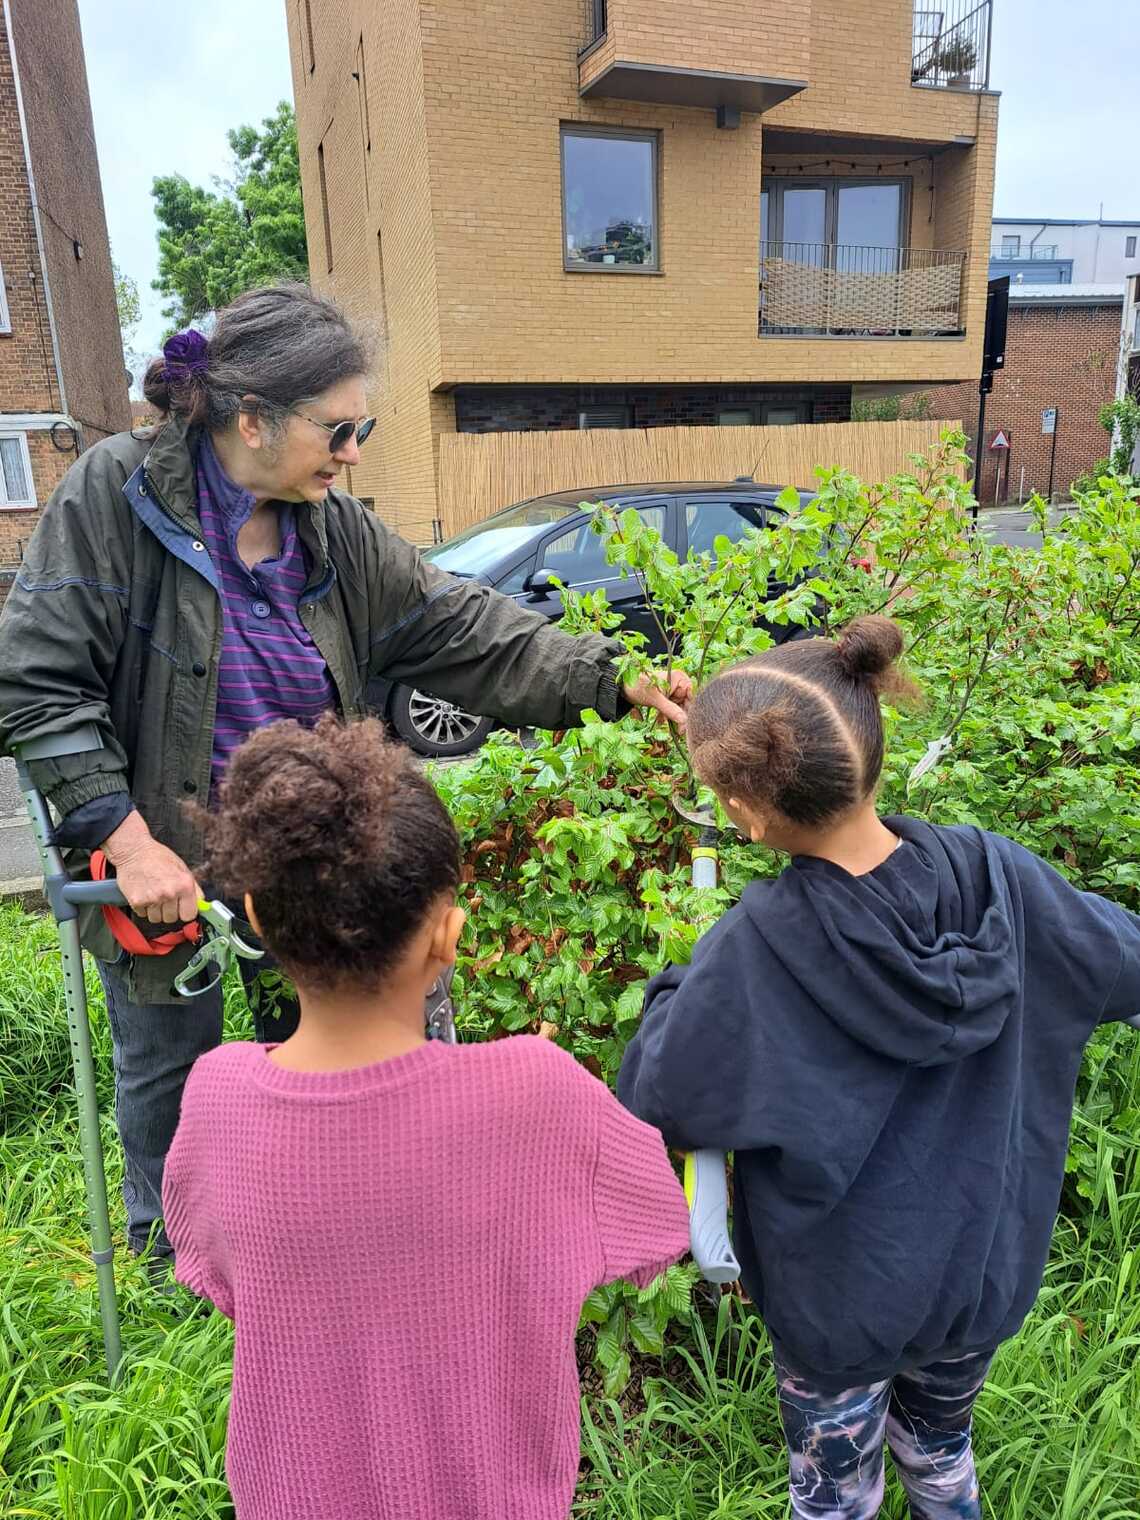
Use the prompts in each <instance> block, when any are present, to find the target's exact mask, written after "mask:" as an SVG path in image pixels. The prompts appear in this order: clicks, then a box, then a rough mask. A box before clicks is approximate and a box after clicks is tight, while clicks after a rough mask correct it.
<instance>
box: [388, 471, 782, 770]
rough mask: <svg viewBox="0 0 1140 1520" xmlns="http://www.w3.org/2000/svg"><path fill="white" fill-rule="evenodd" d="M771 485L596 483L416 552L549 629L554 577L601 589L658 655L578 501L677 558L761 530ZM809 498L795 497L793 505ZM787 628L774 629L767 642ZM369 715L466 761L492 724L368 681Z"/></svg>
mask: <svg viewBox="0 0 1140 1520" xmlns="http://www.w3.org/2000/svg"><path fill="white" fill-rule="evenodd" d="M779 494H780V487H779V486H769V485H757V484H756V482H755V481H753V480H749V479H743V480H736V481H732V482H731V483H729V484H724V485H715V484H708V483H699V484H693V483H679V484H678V483H674V484H671V485H642V486H601V487H597V488H594V487H588V488H587V489H585V490H578V491H558V492H555V493H554V494H553V495H551V496H536V497H534V498H533V499H532V500H530V501H522V502H519V503H518V504H517V505H515V506H513V507H506V508H505V509H504V510H503V511H502V512H496V514H495V515H494V517H488V518H487V519H486V521H485V522H481V523H478V524H477V525H476V526H475V527H474V528H468V530H467V531H466V533H460V534H457V535H456V537H455V538H451V539H448V540H447V542H446V543H443V544H436V545H434V546H433V547H432V548H430V549H427V550H425V551H424V557H425V558H426V559H429V560H432V561H434V563H435V564H437V565H438V566H439V567H440V569H441V570H447V571H449V572H450V573H451V574H452V575H457V576H461V577H463V578H464V579H472V580H478V581H482V582H483V583H484V584H486V585H488V586H494V587H495V589H496V590H497V591H501V592H503V593H504V594H505V595H506V596H510V597H513V598H514V600H515V601H516V602H518V603H519V604H520V605H521V606H523V607H530V608H532V609H533V610H534V611H535V612H541V613H542V614H543V616H544V617H548V618H550V620H551V621H552V622H553V621H554V620H555V619H556V618H559V617H561V615H562V597H561V595H560V594H559V591H558V589H557V588H556V587H555V586H554V585H553V584H552V581H553V580H554V579H555V578H557V579H558V580H560V581H561V582H563V584H564V585H566V586H568V587H572V588H573V589H574V590H575V591H596V590H597V589H598V588H599V587H604V589H605V593H606V597H607V600H608V601H609V603H610V606H611V607H613V608H614V610H615V611H616V612H618V613H620V614H621V618H622V622H623V624H624V625H625V626H626V627H627V628H631V629H634V630H635V631H636V632H638V633H643V634H645V636H646V638H647V639H648V640H649V647H650V649H651V650H653V652H654V653H657V654H661V653H664V650H663V648H662V643H661V637H660V634H659V632H658V630H657V625H656V623H655V622H654V620H653V617H652V614H651V613H650V611H649V608H648V607H647V605H646V602H645V598H644V596H643V595H642V592H641V588H640V586H639V584H638V582H637V581H636V579H634V578H633V577H630V578H628V579H624V580H623V579H622V578H621V576H619V575H618V574H617V573H616V571H615V569H614V567H613V566H612V565H608V564H607V563H606V556H605V550H604V546H603V543H602V540H601V539H600V538H599V537H598V535H597V534H596V533H594V532H592V531H591V528H590V518H589V514H588V513H587V512H584V511H583V510H582V508H581V504H582V502H583V501H588V502H593V501H605V502H608V503H609V504H610V505H611V506H614V507H617V508H618V509H619V510H621V511H624V510H625V509H626V508H627V507H635V508H636V509H637V511H639V512H641V513H643V514H644V516H645V518H646V519H647V521H648V522H649V524H650V525H651V526H652V527H654V528H656V529H657V531H658V532H659V533H660V534H661V537H662V538H663V539H664V540H665V542H666V543H667V544H668V545H669V547H670V548H671V549H673V550H675V551H676V553H677V554H678V556H679V557H680V558H681V559H682V560H683V559H685V558H686V556H687V555H688V554H689V553H690V551H692V552H696V553H700V552H702V551H704V550H711V549H712V546H713V543H714V541H715V540H716V539H717V538H719V537H721V536H722V535H723V536H724V537H725V538H728V539H731V540H733V541H734V542H735V541H736V540H738V539H741V538H743V537H744V534H745V532H746V530H747V529H748V528H762V527H764V526H765V524H766V522H767V517H768V514H769V513H772V512H776V513H778V512H779V511H780V509H779V508H778V507H776V505H775V501H776V497H777V496H778V495H779ZM811 496H812V493H811V492H808V491H803V492H801V493H800V499H801V501H802V502H807V501H810V500H811ZM797 631H798V630H796V629H794V628H793V629H787V628H781V629H775V630H773V633H774V635H775V637H776V638H777V639H780V638H786V637H787V636H788V635H789V634H795V633H796V632H797ZM368 696H369V702H370V705H371V706H372V707H373V709H374V710H375V711H377V712H379V713H380V714H382V715H383V716H386V717H387V718H388V720H389V721H390V722H391V724H392V726H393V727H394V728H395V730H396V732H397V733H398V734H399V735H400V737H401V738H402V739H403V740H404V741H405V743H407V744H408V745H410V746H411V748H412V749H414V750H416V751H418V752H419V753H420V754H421V755H436V756H447V755H466V754H469V753H470V752H471V751H472V750H475V749H478V747H479V746H480V744H482V742H483V740H484V739H485V738H486V737H487V735H488V734H489V733H490V731H491V729H492V728H494V727H495V723H496V719H495V718H493V717H477V716H476V715H475V714H474V713H468V712H464V711H463V710H462V709H461V708H458V707H456V706H455V705H454V704H453V703H451V702H445V701H443V700H442V699H441V698H440V697H435V696H432V694H431V693H430V692H426V691H421V690H419V689H418V688H416V687H411V686H404V685H392V684H391V683H390V682H385V681H376V682H373V683H372V685H371V686H370V687H369V692H368Z"/></svg>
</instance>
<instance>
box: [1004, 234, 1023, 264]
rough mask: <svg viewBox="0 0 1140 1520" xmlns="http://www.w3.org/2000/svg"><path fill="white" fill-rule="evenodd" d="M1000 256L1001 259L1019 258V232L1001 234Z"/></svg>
mask: <svg viewBox="0 0 1140 1520" xmlns="http://www.w3.org/2000/svg"><path fill="white" fill-rule="evenodd" d="M1001 256H1002V258H1003V259H1019V258H1020V257H1021V234H1020V233H1019V232H1003V233H1002V238H1001Z"/></svg>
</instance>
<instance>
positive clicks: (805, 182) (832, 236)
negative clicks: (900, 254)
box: [760, 174, 914, 268]
mask: <svg viewBox="0 0 1140 1520" xmlns="http://www.w3.org/2000/svg"><path fill="white" fill-rule="evenodd" d="M789 185H790V186H791V187H792V188H793V189H796V190H822V191H823V192H824V195H825V199H824V211H823V231H824V236H823V240H822V246H823V247H825V248H827V249H828V250H829V251H830V257H831V258H832V259H834V256H835V250H836V248H860V247H871V248H878V247H887V246H888V245H887V244H885V243H882V244H881V243H867V244H861V243H840V242H839V240H838V237H837V236H836V234H837V233H838V231H839V192H840V190H860V189H865V188H867V187H868V186H871V185H897V186H898V189H899V221H898V229H897V232H896V238H897V241H896V243H895V244H894V247H895V248H896V249H898V250H900V251H901V250H902V249H903V248H907V247H909V243H908V236H909V229H910V208H911V201H912V198H913V192H914V175H913V174H899V175H894V174H889V175H888V174H872V175H863V174H850V175H844V174H840V175H810V176H809V175H800V174H765V175H764V176H763V177H762V178H761V181H760V194H761V197H763V195H764V194H765V192H767V195H768V224H769V225H768V229H767V231H768V237H767V240H766V241H767V243H768V246H769V247H771V246H772V245H773V244H783V242H784V240H785V239H784V189H785V187H786V186H789ZM761 256H763V255H761ZM826 267H827V268H832V267H833V265H832V264H828V265H827V266H826Z"/></svg>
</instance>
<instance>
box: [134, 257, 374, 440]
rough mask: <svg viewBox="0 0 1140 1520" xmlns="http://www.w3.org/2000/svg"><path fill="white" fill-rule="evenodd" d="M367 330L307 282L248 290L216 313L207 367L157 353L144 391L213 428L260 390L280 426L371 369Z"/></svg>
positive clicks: (265, 409) (163, 407)
mask: <svg viewBox="0 0 1140 1520" xmlns="http://www.w3.org/2000/svg"><path fill="white" fill-rule="evenodd" d="M371 367H372V343H371V341H370V339H369V336H368V335H367V334H366V333H365V332H363V331H362V330H360V329H359V328H357V327H356V326H355V325H354V324H353V323H352V322H350V321H349V319H348V317H347V316H346V315H345V313H344V312H343V311H342V310H341V309H340V307H339V306H337V304H336V303H335V302H334V301H329V300H326V299H325V298H324V297H323V296H318V295H315V294H314V293H313V291H311V290H310V289H309V287H308V286H307V285H300V284H297V285H266V286H263V287H261V288H259V289H256V290H247V291H246V292H245V294H244V295H240V296H238V297H237V299H236V300H234V301H231V303H230V304H229V305H228V306H226V307H223V309H222V310H221V311H219V312H218V315H217V321H216V324H215V327H214V330H213V332H212V333H211V334H210V338H209V347H208V350H207V358H206V364H205V367H204V368H198V367H194V368H193V369H192V370H191V369H187V370H186V372H185V373H179V369H180V366H178V365H177V364H174V365H171V364H168V362H167V361H166V360H165V359H155V360H154V361H153V362H152V363H151V365H150V367H149V368H148V370H147V373H146V379H145V381H144V382H143V395H144V396H145V397H146V399H147V400H148V401H149V402H150V404H151V405H152V406H153V407H156V408H157V409H158V410H159V411H160V412H161V413H162V414H163V416H170V415H174V416H180V417H185V418H187V419H188V420H189V421H190V422H192V423H197V424H200V425H202V426H204V427H207V428H209V429H211V430H212V431H221V430H222V429H224V428H227V427H229V425H230V424H231V423H232V422H233V420H234V418H235V417H236V416H237V414H238V412H239V411H240V410H241V407H242V399H243V397H246V396H256V397H257V401H258V411H259V414H260V415H261V416H262V417H263V418H264V420H265V421H266V422H267V423H268V424H269V425H270V426H271V427H272V428H274V429H275V430H277V429H280V428H281V427H282V426H283V425H284V422H285V418H286V415H287V413H288V412H290V411H291V410H293V409H294V408H295V407H297V406H298V405H300V404H301V403H302V402H306V401H312V400H313V399H314V397H316V396H319V395H320V394H321V392H322V391H326V390H328V388H329V386H331V385H336V384H337V383H338V382H339V381H341V380H349V379H354V378H356V377H357V376H360V375H367V374H368V372H369V371H370V369H371Z"/></svg>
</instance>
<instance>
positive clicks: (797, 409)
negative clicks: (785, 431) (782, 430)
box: [760, 402, 807, 427]
mask: <svg viewBox="0 0 1140 1520" xmlns="http://www.w3.org/2000/svg"><path fill="white" fill-rule="evenodd" d="M760 420H761V422H763V424H764V426H765V427H792V426H794V425H795V424H796V423H797V422H806V421H807V407H806V406H805V405H804V404H803V403H802V402H796V403H795V404H794V405H793V406H766V407H764V409H763V414H762V416H761V418H760Z"/></svg>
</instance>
